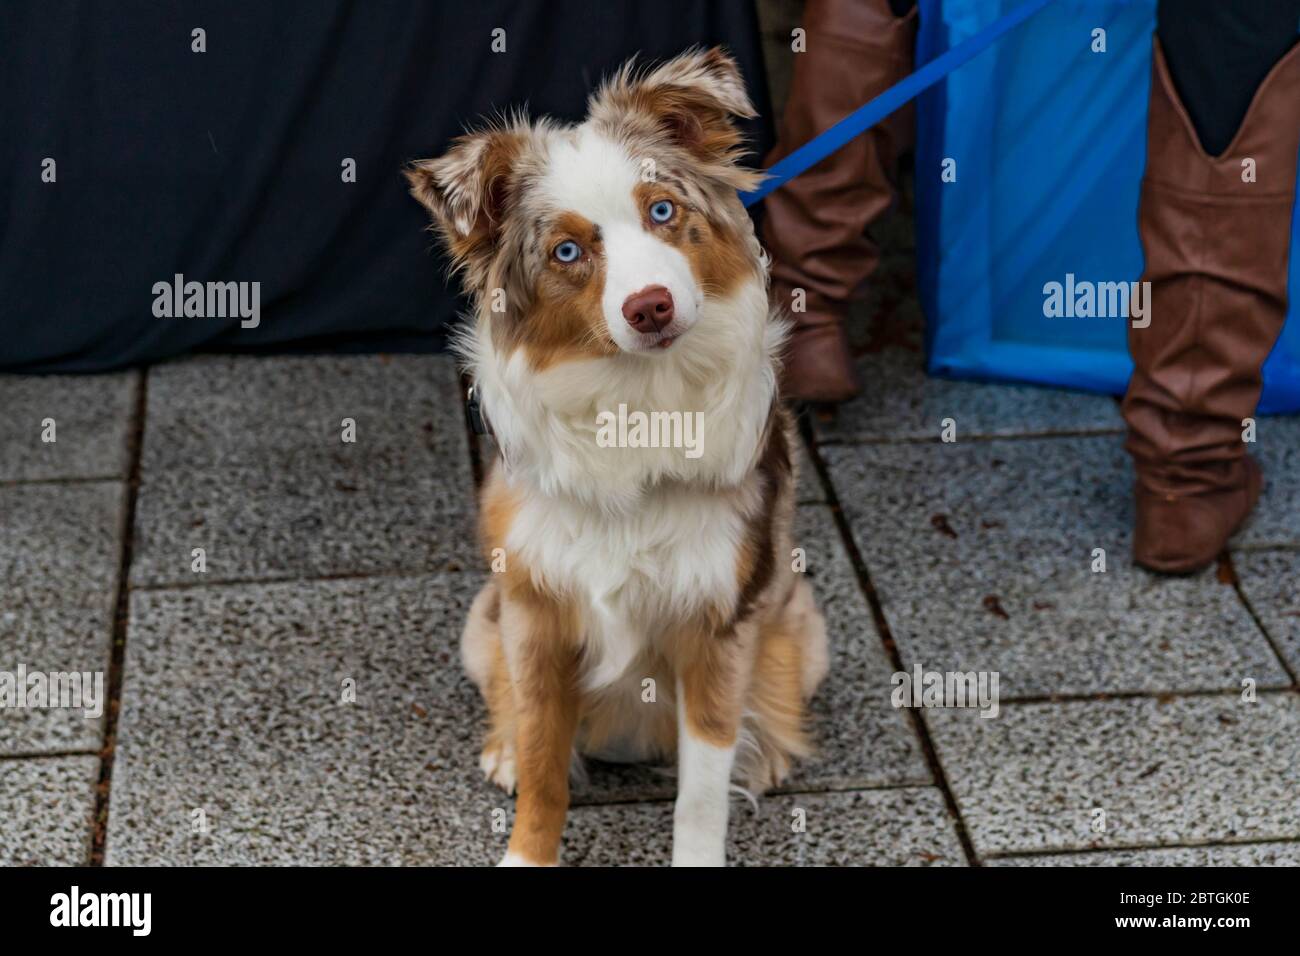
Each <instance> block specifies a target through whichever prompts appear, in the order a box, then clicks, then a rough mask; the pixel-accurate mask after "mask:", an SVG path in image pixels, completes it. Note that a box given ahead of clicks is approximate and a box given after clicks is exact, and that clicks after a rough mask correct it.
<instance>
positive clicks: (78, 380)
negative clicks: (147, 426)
mask: <svg viewBox="0 0 1300 956" xmlns="http://www.w3.org/2000/svg"><path fill="white" fill-rule="evenodd" d="M138 376H139V373H138V372H118V373H115V374H111V375H0V409H4V414H3V415H2V416H0V481H17V480H22V481H35V480H43V479H50V478H125V477H126V473H127V465H128V463H127V435H128V434H129V432H130V428H131V413H132V408H133V404H134V394H135V383H136V380H137V378H138ZM47 418H52V419H54V438H55V440H54V441H52V442H45V441H43V440H42V437H43V434H44V433H45V425H44V424H43V423H44V421H45V420H46V419H47Z"/></svg>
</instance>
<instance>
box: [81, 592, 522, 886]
mask: <svg viewBox="0 0 1300 956" xmlns="http://www.w3.org/2000/svg"><path fill="white" fill-rule="evenodd" d="M477 584H478V580H477V579H476V578H475V577H474V576H472V575H469V574H466V575H459V574H447V575H430V576H419V577H410V578H377V579H370V580H349V581H308V582H282V583H278V584H269V585H255V586H247V587H245V586H231V587H211V588H195V589H184V590H179V591H160V592H148V591H145V592H137V593H135V594H134V595H133V596H132V608H131V625H130V631H129V638H128V641H127V652H126V665H125V671H124V674H125V677H124V686H123V706H122V713H121V719H120V723H119V726H118V749H117V757H116V763H115V766H114V771H113V797H112V802H111V804H110V820H109V830H108V841H107V861H108V862H109V863H112V864H127V865H130V864H142V863H163V864H177V865H179V864H216V863H239V864H254V863H256V864H286V863H302V864H356V865H367V864H397V863H410V864H417V863H428V864H439V863H456V862H482V863H488V862H495V858H494V849H493V847H492V845H491V843H490V841H489V840H488V839H487V837H488V836H489V835H490V834H491V826H492V820H493V817H492V811H493V810H494V809H497V808H508V807H509V806H510V801H509V798H507V797H506V796H505V795H504V794H502V793H501V792H500V791H499V790H497V789H495V788H494V787H492V786H490V785H489V784H487V783H486V782H484V781H483V780H482V779H481V775H480V773H479V770H478V748H479V743H480V740H481V733H482V727H483V716H482V715H483V711H482V707H481V705H480V703H479V701H478V692H477V691H476V690H475V689H474V688H473V687H472V686H471V685H470V683H469V682H468V680H467V678H465V677H464V675H463V672H462V669H461V665H460V659H459V653H458V646H459V635H460V629H461V626H462V624H463V621H464V615H465V613H466V610H467V609H468V607H469V603H470V601H471V599H472V598H473V596H474V593H475V590H476V587H477ZM345 679H352V680H355V682H356V684H355V687H356V702H355V703H344V702H343V687H344V685H343V681H344V680H345ZM195 811H202V821H203V822H204V824H205V825H206V828H207V829H206V832H202V831H198V832H196V830H197V822H198V821H199V820H200V817H199V816H197V815H196V813H195Z"/></svg>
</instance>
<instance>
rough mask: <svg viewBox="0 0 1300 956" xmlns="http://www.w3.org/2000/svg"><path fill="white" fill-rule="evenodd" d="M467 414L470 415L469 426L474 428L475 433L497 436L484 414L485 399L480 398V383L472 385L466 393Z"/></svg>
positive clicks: (491, 436)
mask: <svg viewBox="0 0 1300 956" xmlns="http://www.w3.org/2000/svg"><path fill="white" fill-rule="evenodd" d="M465 414H466V415H468V416H469V427H470V428H472V429H473V430H474V434H475V435H487V436H488V437H489V438H495V437H496V436H494V435H493V434H492V426H491V425H490V424H488V420H487V416H486V415H484V414H483V400H482V399H481V398H479V394H478V385H471V386H470V387H469V391H468V392H466V393H465Z"/></svg>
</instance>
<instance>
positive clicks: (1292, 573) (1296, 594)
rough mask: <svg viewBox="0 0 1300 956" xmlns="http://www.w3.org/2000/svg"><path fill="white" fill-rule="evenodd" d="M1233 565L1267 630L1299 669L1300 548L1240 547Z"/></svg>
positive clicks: (1286, 656)
mask: <svg viewBox="0 0 1300 956" xmlns="http://www.w3.org/2000/svg"><path fill="white" fill-rule="evenodd" d="M1232 566H1233V568H1234V569H1235V570H1236V572H1237V579H1238V580H1239V581H1240V582H1241V590H1242V593H1243V594H1245V595H1246V600H1247V601H1249V602H1250V606H1251V607H1252V608H1253V609H1254V611H1255V614H1256V615H1258V616H1259V620H1260V623H1261V624H1263V626H1264V630H1265V631H1267V632H1268V635H1269V636H1270V637H1271V638H1272V639H1273V643H1274V644H1276V645H1277V648H1278V650H1279V651H1281V653H1282V655H1283V656H1284V657H1285V658H1286V660H1287V662H1288V664H1289V665H1290V667H1291V672H1292V673H1293V674H1294V673H1300V551H1239V552H1236V553H1235V554H1234V555H1233V557H1232Z"/></svg>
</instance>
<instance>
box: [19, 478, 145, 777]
mask: <svg viewBox="0 0 1300 956" xmlns="http://www.w3.org/2000/svg"><path fill="white" fill-rule="evenodd" d="M124 505H125V490H124V487H123V485H122V484H121V483H120V482H116V481H104V482H87V483H84V484H81V483H78V484H49V485H44V484H30V485H29V484H22V485H9V486H6V487H0V515H3V518H2V519H0V521H2V524H0V529H2V530H3V532H4V533H3V535H0V581H2V582H4V585H3V592H4V593H3V600H0V671H5V672H7V673H10V674H16V672H17V669H18V666H19V665H20V664H21V665H23V666H24V667H25V668H26V670H27V673H28V674H32V673H36V672H40V673H44V674H49V673H50V672H71V671H77V672H82V673H89V674H91V680H92V682H93V680H94V674H96V673H99V674H101V675H103V679H104V684H105V686H106V685H107V674H106V671H107V669H108V661H109V656H110V646H111V641H112V622H113V608H114V605H115V602H116V595H117V574H118V566H119V564H120V551H121V527H122V509H123V507H124ZM102 731H103V717H102V714H100V715H97V716H94V717H87V716H86V711H85V710H84V709H69V708H46V709H28V708H22V709H9V708H6V709H4V710H2V711H0V754H15V753H39V752H50V751H67V750H98V749H99V746H100V743H101V737H102Z"/></svg>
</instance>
